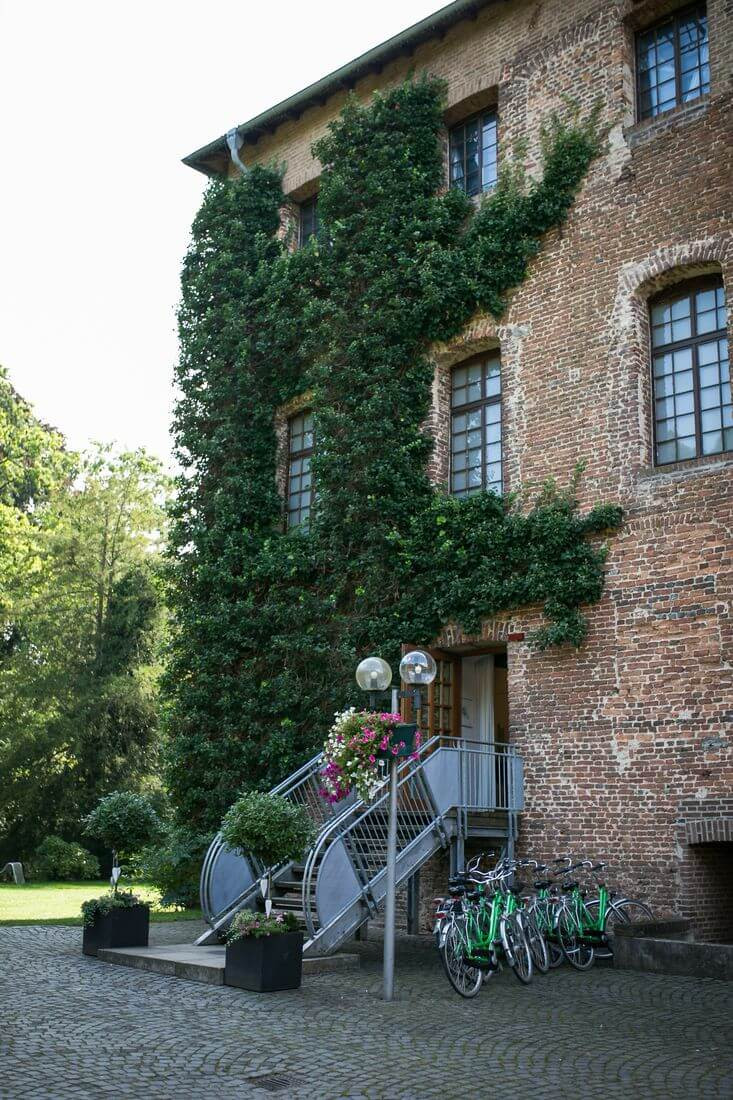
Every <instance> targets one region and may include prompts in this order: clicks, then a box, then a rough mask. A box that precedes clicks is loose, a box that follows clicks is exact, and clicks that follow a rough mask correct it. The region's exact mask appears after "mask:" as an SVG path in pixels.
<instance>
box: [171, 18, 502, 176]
mask: <svg viewBox="0 0 733 1100" xmlns="http://www.w3.org/2000/svg"><path fill="white" fill-rule="evenodd" d="M497 2H498V0H455V2H454V3H452V4H447V5H446V6H445V7H444V8H441V9H440V10H439V11H436V12H434V13H433V15H429V16H428V17H427V18H426V19H421V20H420V22H419V23H415V24H413V26H411V27H408V28H407V30H404V31H401V33H400V34H396V35H395V36H394V37H393V38H388V39H387V41H386V42H382V44H381V45H380V46H375V47H374V49H372V50H367V52H366V53H363V54H361V56H360V57H357V58H355V59H354V60H353V61H350V62H349V63H348V65H342V66H341V68H340V69H336V70H335V71H334V72H332V73H329V75H328V76H324V77H322V79H321V80H317V81H316V82H315V84H309V85H308V87H307V88H303V90H302V91H301V92H296V94H295V95H291V96H290V97H289V98H288V99H284V100H283V101H282V102H281V103H276V104H275V106H274V107H270V108H269V110H267V111H263V112H262V113H261V114H259V115H255V117H254V118H251V119H250V120H249V122H243V123H242V125H241V126H238V127H237V133H238V134H239V136H240V138H241V139H242V141H243V142H245V143H249V144H253V143H254V142H256V141H257V140H258V139H259V138H261V137H262V135H263V134H266V133H267V132H268V131H272V130H274V129H275V128H276V127H277V126H280V125H281V123H283V122H287V121H289V120H292V119H297V118H299V117H300V116H301V115H302V114H303V112H304V111H307V110H308V108H309V107H315V106H316V105H323V104H325V102H326V100H327V99H328V98H329V97H330V96H332V95H334V94H335V93H336V92H338V91H341V90H342V89H347V90H350V89H351V88H353V87H354V85H355V84H356V82H357V81H358V80H361V78H362V77H364V76H367V75H368V74H369V73H370V72H374V71H376V72H381V70H382V69H383V68H384V66H385V65H387V64H388V63H389V62H390V61H394V60H395V59H396V58H398V57H400V56H402V55H409V54H411V53H412V52H413V50H415V49H416V47H417V46H419V45H421V43H423V42H427V41H428V40H429V39H430V38H434V37H435V36H436V35H442V34H445V32H446V31H447V30H448V29H449V28H450V27H452V26H453V24H454V23H458V22H460V21H461V20H462V19H475V18H476V16H477V15H478V13H479V11H480V10H481V9H482V8H485V7H488V5H489V4H495V3H497ZM228 160H229V151H228V148H227V142H226V135H222V136H221V137H219V138H217V139H216V141H212V142H210V143H209V144H208V145H204V146H203V147H202V148H201V149H197V150H196V152H195V153H190V154H189V156H187V157H184V158H183V163H184V164H187V165H188V166H189V168H195V169H197V171H199V172H203V173H204V174H205V175H207V176H215V175H220V174H222V173H224V172H226V170H227V163H228Z"/></svg>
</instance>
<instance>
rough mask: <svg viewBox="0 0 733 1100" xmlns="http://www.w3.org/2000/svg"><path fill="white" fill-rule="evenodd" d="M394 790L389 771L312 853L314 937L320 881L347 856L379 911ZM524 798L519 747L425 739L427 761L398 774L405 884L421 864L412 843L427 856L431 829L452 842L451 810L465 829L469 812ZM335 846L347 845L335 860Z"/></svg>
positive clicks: (307, 903) (309, 913) (307, 904)
mask: <svg viewBox="0 0 733 1100" xmlns="http://www.w3.org/2000/svg"><path fill="white" fill-rule="evenodd" d="M388 797H389V795H388V790H387V784H386V778H385V784H384V785H383V787H381V788H380V790H379V792H378V793H377V796H376V798H375V799H374V800H373V801H372V802H371V803H369V804H366V803H364V802H357V803H355V804H354V805H352V806H351V807H349V808H348V809H346V810H344V811H343V812H342V813H341V814H340V815H338V817H335V818H334V819H333V820H332V821H330V822H327V823H326V824H325V825H324V827H323V828H322V830H321V832H320V834H319V836H318V838H317V839H316V842H315V844H314V845H313V847H312V848H311V850H310V852H309V854H308V859H307V861H306V866H305V873H304V875H303V887H302V902H303V914H304V917H305V922H306V926H307V928H308V932H309V933H310V935H311V936H315V935H316V934H317V932H318V930H319V927H320V925H321V924H322V920H321V919H320V916H319V905H318V903H319V882H320V880H321V879H322V878H323V876H324V875H327V874H329V873H333V872H334V871H335V867H336V865H337V864H338V866H339V867H340V868H341V872H342V873H343V859H344V855H345V856H346V857H347V858H348V861H349V862H350V864H351V867H352V868H353V871H354V873H355V875H356V879H357V881H358V883H359V884H360V891H361V894H362V897H363V900H364V902H365V903H366V905H367V906H368V907H369V908H370V909H372V910H376V907H377V897H376V894H377V893H378V892H377V891H375V890H374V885H375V880H376V879H378V878H379V877H380V876H382V875H383V873H384V870H385V866H386V853H387V801H388ZM522 805H523V802H522V794H521V761H520V759H519V757H518V756H517V755H516V753H515V752H514V749H513V747H511V746H506V747H497V746H495V745H491V746H488V745H486V744H484V743H481V742H468V741H466V740H464V739H462V738H453V737H445V736H436V737H433V738H431V740H430V741H428V742H426V744H425V745H424V746H423V749H422V752H421V758H420V760H418V761H409V762H407V763H405V765H403V767H402V768H401V769H400V773H399V775H398V784H397V862H398V868H399V870H398V880H397V881H398V883H399V882H401V881H404V879H405V878H407V877H409V875H410V874H412V873H413V872H414V870H415V867H414V865H413V864H411V862H410V859H409V855H408V851H409V850H410V849H414V852H415V857H416V858H417V859H419V860H421V861H424V859H425V851H426V847H425V844H424V843H421V842H422V841H423V840H424V838H425V837H426V836H427V835H429V834H430V833H433V834H434V836H435V845H434V849H435V848H438V847H440V846H445V845H446V844H447V839H448V838H447V831H446V828H445V825H444V818H445V816H446V814H448V813H450V812H451V811H456V812H457V817H458V821H457V827H458V830H459V831H461V832H463V835H465V832H466V830H467V814H468V813H469V812H486V811H489V812H491V811H499V812H502V811H503V812H506V813H507V814H509V815H513V814H514V812H516V811H517V810H519V809H521V808H522ZM508 824H509V823H508ZM509 827H510V828H511V825H510V824H509ZM332 845H338V846H339V853H338V859H337V860H333V861H329V858H328V850H329V848H330V847H331V846H332ZM402 857H405V858H402ZM330 862H332V863H333V864H334V866H333V867H331V866H330Z"/></svg>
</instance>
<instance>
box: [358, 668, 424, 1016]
mask: <svg viewBox="0 0 733 1100" xmlns="http://www.w3.org/2000/svg"><path fill="white" fill-rule="evenodd" d="M435 673H436V665H435V661H434V660H433V658H432V657H431V656H430V654H429V653H424V652H423V651H422V650H420V649H418V650H413V651H412V652H411V653H407V654H406V655H405V656H404V657H403V658H402V660H401V661H400V676H401V677H402V679H403V680H404V682H405V683H406V684H409V685H410V687H409V689H408V690H407V691H396V690H395V689H393V690H392V709H393V710H396V709H397V699H398V698H402V699H404V698H409V699H412V702H413V708H414V710H415V711H418V710H419V709H420V706H421V701H422V700H421V694H420V688H421V686H423V685H424V686H427V685H428V684H431V683H432V682H433V680H434V679H435ZM356 682H357V684H358V685H359V687H360V688H361V689H362V690H363V691H368V692H369V705H370V707H371V708H372V709H373V708H374V706H375V705H376V698H377V695H378V694H380V693H382V692H384V691H386V690H387V689H388V688H389V685H390V684H391V682H392V669H391V668H390V667H389V665H388V664H387V662H386V661H383V660H382V659H381V657H367V658H366V659H365V660H364V661H362V662H361V664H360V665H359V667H358V668H357V670H356ZM397 762H398V758H397V756H395V755H393V754H390V757H389V819H388V825H387V887H386V892H385V898H384V957H383V977H382V996H383V998H384V1000H385V1001H392V1000H394V950H395V894H396V878H397Z"/></svg>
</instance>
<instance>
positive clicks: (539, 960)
mask: <svg viewBox="0 0 733 1100" xmlns="http://www.w3.org/2000/svg"><path fill="white" fill-rule="evenodd" d="M522 923H523V925H524V932H525V935H526V937H527V944H528V945H529V950H530V954H531V955H532V963H533V964H534V967H535V970H539V972H540V974H546V973H547V971H548V970H549V969H550V952H549V950H548V947H547V943H546V941H545V937H544V936H543V935H542V932H541V931H540V927H539V924H538V923H537V918H536V917H535V915H534V914H533V913H530V914H525V915H523V917H522Z"/></svg>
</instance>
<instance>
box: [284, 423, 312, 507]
mask: <svg viewBox="0 0 733 1100" xmlns="http://www.w3.org/2000/svg"><path fill="white" fill-rule="evenodd" d="M312 455H313V413H312V412H309V411H305V412H301V413H298V414H297V415H296V416H291V417H290V420H289V421H288V488H287V500H288V528H291V527H307V526H308V519H309V517H310V510H311V505H312V503H313V480H312V476H311V457H312Z"/></svg>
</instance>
